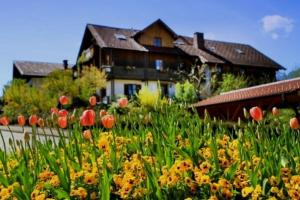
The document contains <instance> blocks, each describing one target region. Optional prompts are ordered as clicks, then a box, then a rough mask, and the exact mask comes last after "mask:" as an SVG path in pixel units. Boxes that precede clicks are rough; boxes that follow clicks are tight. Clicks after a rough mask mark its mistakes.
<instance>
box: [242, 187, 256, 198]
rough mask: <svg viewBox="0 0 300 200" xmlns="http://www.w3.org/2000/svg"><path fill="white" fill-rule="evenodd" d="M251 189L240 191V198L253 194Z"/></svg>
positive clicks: (246, 188)
mask: <svg viewBox="0 0 300 200" xmlns="http://www.w3.org/2000/svg"><path fill="white" fill-rule="evenodd" d="M253 190H254V189H253V187H245V188H243V189H242V196H243V197H247V196H248V195H250V194H251V193H252V192H253Z"/></svg>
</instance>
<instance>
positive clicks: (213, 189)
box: [210, 183, 219, 193]
mask: <svg viewBox="0 0 300 200" xmlns="http://www.w3.org/2000/svg"><path fill="white" fill-rule="evenodd" d="M218 190H219V184H218V183H211V184H210V191H211V192H212V193H216V192H218Z"/></svg>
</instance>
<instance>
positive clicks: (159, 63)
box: [155, 60, 163, 71]
mask: <svg viewBox="0 0 300 200" xmlns="http://www.w3.org/2000/svg"><path fill="white" fill-rule="evenodd" d="M155 68H156V70H157V71H162V70H163V61H162V60H155Z"/></svg>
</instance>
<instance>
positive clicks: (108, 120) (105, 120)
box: [101, 115, 115, 128]
mask: <svg viewBox="0 0 300 200" xmlns="http://www.w3.org/2000/svg"><path fill="white" fill-rule="evenodd" d="M101 123H102V125H103V126H104V127H105V128H112V127H113V126H114V125H115V118H114V116H112V115H105V116H104V117H102V118H101Z"/></svg>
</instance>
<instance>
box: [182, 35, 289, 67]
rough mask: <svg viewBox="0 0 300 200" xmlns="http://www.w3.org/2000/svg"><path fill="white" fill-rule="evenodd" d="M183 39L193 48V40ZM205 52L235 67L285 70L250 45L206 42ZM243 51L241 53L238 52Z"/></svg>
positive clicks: (214, 41)
mask: <svg viewBox="0 0 300 200" xmlns="http://www.w3.org/2000/svg"><path fill="white" fill-rule="evenodd" d="M179 37H181V38H183V39H184V40H185V41H186V42H187V43H188V44H189V45H190V46H191V48H192V47H193V38H192V37H188V36H179ZM204 41H205V44H204V46H205V49H203V50H205V51H206V52H207V53H210V54H213V55H215V56H216V57H220V58H223V59H224V60H226V61H227V62H229V63H232V64H235V65H244V66H255V67H268V68H274V69H285V68H284V67H282V66H281V65H280V64H278V63H277V62H275V61H274V60H272V59H271V58H269V57H267V56H266V55H264V54H263V53H261V52H260V51H258V50H256V49H255V48H253V47H252V46H250V45H247V44H241V43H233V42H224V41H217V40H204ZM239 50H241V53H239V52H238V51H239Z"/></svg>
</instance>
